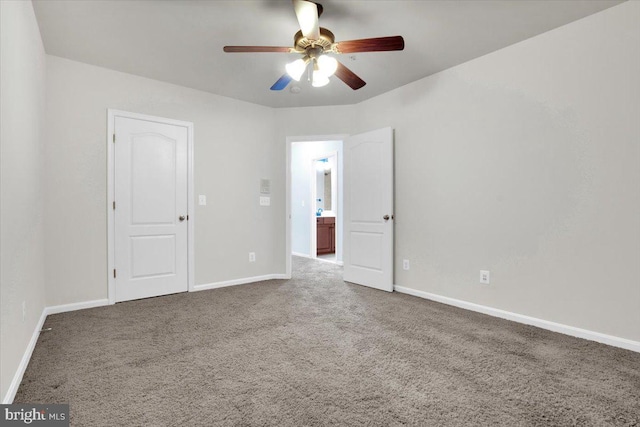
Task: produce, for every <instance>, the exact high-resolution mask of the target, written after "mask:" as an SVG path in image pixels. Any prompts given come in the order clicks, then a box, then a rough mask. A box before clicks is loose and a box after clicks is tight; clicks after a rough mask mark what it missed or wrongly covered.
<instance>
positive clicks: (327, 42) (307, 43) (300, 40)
mask: <svg viewBox="0 0 640 427" xmlns="http://www.w3.org/2000/svg"><path fill="white" fill-rule="evenodd" d="M335 40H336V37H335V36H334V35H333V33H332V32H331V31H329V30H327V29H326V28H322V27H320V38H319V39H318V40H309V39H308V38H306V37H305V36H303V35H302V31H298V32H297V33H296V35H295V36H294V37H293V45H294V47H295V49H296V50H297V51H300V52H301V53H302V52H306V51H307V50H308V49H313V48H321V49H322V50H323V51H328V50H331V45H333V44H334V43H335Z"/></svg>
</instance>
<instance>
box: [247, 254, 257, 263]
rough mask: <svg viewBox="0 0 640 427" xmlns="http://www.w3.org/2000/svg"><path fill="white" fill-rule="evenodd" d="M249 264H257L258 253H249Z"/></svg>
mask: <svg viewBox="0 0 640 427" xmlns="http://www.w3.org/2000/svg"><path fill="white" fill-rule="evenodd" d="M249 262H256V253H255V252H249Z"/></svg>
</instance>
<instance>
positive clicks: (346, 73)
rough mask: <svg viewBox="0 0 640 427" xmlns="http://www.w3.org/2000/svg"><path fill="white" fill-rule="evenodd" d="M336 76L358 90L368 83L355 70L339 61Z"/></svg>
mask: <svg viewBox="0 0 640 427" xmlns="http://www.w3.org/2000/svg"><path fill="white" fill-rule="evenodd" d="M335 76H336V77H337V78H339V79H340V80H342V81H343V82H345V83H346V84H347V86H349V87H350V88H351V89H353V90H358V89H360V88H361V87H362V86H364V85H366V84H367V83H366V82H365V81H364V80H362V79H361V78H360V77H358V76H357V75H356V73H354V72H353V71H351V70H350V69H348V68H347V67H345V66H344V65H342V63H341V62H339V61H338V68H337V69H336V73H335Z"/></svg>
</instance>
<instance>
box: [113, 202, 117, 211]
mask: <svg viewBox="0 0 640 427" xmlns="http://www.w3.org/2000/svg"><path fill="white" fill-rule="evenodd" d="M115 208H116V202H115V201H114V202H113V209H115Z"/></svg>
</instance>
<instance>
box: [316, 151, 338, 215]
mask: <svg viewBox="0 0 640 427" xmlns="http://www.w3.org/2000/svg"><path fill="white" fill-rule="evenodd" d="M315 173H316V177H315V178H316V205H315V210H316V215H317V216H335V212H334V211H335V207H336V200H335V199H336V195H335V193H336V156H335V155H333V156H328V157H325V158H321V159H317V160H315ZM320 209H321V210H320ZM318 213H319V214H320V215H318Z"/></svg>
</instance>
